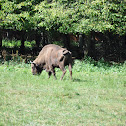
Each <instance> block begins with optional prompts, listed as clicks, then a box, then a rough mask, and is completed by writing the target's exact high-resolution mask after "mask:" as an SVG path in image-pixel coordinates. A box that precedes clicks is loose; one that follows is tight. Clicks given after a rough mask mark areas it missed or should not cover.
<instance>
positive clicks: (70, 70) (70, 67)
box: [69, 63, 72, 80]
mask: <svg viewBox="0 0 126 126" xmlns="http://www.w3.org/2000/svg"><path fill="white" fill-rule="evenodd" d="M69 72H70V79H71V80H72V65H71V63H69Z"/></svg>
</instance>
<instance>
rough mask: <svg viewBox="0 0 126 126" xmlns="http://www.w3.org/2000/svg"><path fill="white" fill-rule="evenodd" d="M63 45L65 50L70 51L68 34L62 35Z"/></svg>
mask: <svg viewBox="0 0 126 126" xmlns="http://www.w3.org/2000/svg"><path fill="white" fill-rule="evenodd" d="M63 43H64V46H65V47H66V48H67V49H70V37H69V35H68V34H64V35H63Z"/></svg>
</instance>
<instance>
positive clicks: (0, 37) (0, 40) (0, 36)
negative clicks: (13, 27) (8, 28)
mask: <svg viewBox="0 0 126 126" xmlns="http://www.w3.org/2000/svg"><path fill="white" fill-rule="evenodd" d="M1 47H2V32H1V29H0V48H1Z"/></svg>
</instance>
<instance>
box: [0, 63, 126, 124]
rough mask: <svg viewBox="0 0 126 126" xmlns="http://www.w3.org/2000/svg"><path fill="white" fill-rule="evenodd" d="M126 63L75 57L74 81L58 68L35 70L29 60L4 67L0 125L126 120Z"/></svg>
mask: <svg viewBox="0 0 126 126" xmlns="http://www.w3.org/2000/svg"><path fill="white" fill-rule="evenodd" d="M125 70H126V67H125V64H123V65H120V66H111V67H110V66H105V64H104V65H101V66H98V65H96V66H95V65H93V64H90V63H87V62H80V61H75V64H74V66H73V80H72V81H71V80H70V77H69V72H68V70H67V73H66V75H65V76H64V79H63V80H62V81H60V80H59V79H60V76H61V74H62V72H61V71H60V70H58V69H57V72H56V75H57V78H58V79H57V80H55V79H54V77H53V76H51V78H50V79H48V75H47V73H46V72H45V71H43V72H42V74H41V75H40V76H33V75H32V74H31V68H30V64H24V63H20V64H18V63H16V62H9V63H7V62H6V63H4V64H1V65H0V125H1V126H5V125H7V126H8V125H15V126H17V125H23V126H26V125H27V126H42V125H43V126H49V125H51V126H53V125H54V126H62V125H63V126H77V125H78V126H82V125H92V126H93V125H103V126H106V125H112V126H116V125H122V126H123V125H125V124H126V71H125Z"/></svg>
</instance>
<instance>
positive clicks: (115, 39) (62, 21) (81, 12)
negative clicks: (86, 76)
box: [0, 0, 126, 62]
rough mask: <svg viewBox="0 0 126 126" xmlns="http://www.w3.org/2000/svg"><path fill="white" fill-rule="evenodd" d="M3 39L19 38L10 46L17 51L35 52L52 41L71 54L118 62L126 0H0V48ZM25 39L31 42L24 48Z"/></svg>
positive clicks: (125, 41) (123, 54) (125, 36)
mask: <svg viewBox="0 0 126 126" xmlns="http://www.w3.org/2000/svg"><path fill="white" fill-rule="evenodd" d="M4 40H6V41H7V40H9V41H12V40H14V41H15V43H18V42H19V40H20V44H19V45H18V46H17V45H16V46H17V48H16V47H15V48H14V49H15V51H16V50H19V53H20V54H28V53H31V54H32V55H37V54H38V52H39V51H40V50H41V48H42V47H43V46H44V45H46V44H49V43H55V44H58V45H61V46H64V47H66V48H68V49H69V50H70V51H72V53H73V56H74V57H75V58H79V59H81V58H84V57H86V56H90V57H92V58H93V59H95V60H99V59H101V58H103V59H104V60H107V61H117V62H121V61H124V60H125V59H126V0H1V1H0V48H1V50H2V49H3V48H5V47H4V44H3V43H4ZM26 41H29V42H30V43H32V42H33V41H34V44H33V45H32V46H31V47H30V48H29V49H26V47H25V42H26ZM7 42H8V41H7ZM10 50H12V47H11V49H10ZM28 50H29V51H28Z"/></svg>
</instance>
